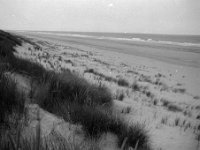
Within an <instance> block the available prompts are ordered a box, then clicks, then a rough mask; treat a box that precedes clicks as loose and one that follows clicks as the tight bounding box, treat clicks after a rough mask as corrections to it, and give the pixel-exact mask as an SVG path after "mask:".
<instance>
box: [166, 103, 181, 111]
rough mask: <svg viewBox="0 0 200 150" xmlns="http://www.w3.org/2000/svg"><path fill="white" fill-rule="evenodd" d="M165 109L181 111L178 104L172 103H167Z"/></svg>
mask: <svg viewBox="0 0 200 150" xmlns="http://www.w3.org/2000/svg"><path fill="white" fill-rule="evenodd" d="M167 109H168V110H170V111H173V112H181V111H182V108H180V107H179V106H177V105H174V104H169V105H168V106H167Z"/></svg>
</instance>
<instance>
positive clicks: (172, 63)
mask: <svg viewBox="0 0 200 150" xmlns="http://www.w3.org/2000/svg"><path fill="white" fill-rule="evenodd" d="M17 34H20V35H24V36H26V37H29V38H32V40H33V41H35V43H37V44H38V45H39V46H40V47H41V50H38V51H36V50H35V49H34V48H33V47H32V46H31V45H30V44H24V45H23V47H17V48H16V49H17V51H18V53H17V54H16V55H19V56H21V57H25V58H28V59H31V60H33V61H36V62H39V63H41V64H42V65H43V66H44V67H45V68H47V69H52V70H55V71H61V70H62V69H70V70H72V71H74V72H76V73H77V74H79V75H81V76H84V77H85V78H86V79H87V80H89V81H90V82H93V83H96V84H104V85H106V86H107V87H108V88H109V89H110V90H111V92H112V93H113V95H114V98H115V100H114V106H113V110H115V111H116V113H117V114H118V115H120V116H122V117H123V118H125V120H126V121H127V122H129V123H132V122H133V123H136V122H139V123H142V124H145V126H146V128H147V129H148V131H149V134H150V139H151V143H152V145H153V147H154V148H155V149H162V150H179V149H181V150H196V149H200V147H198V141H197V139H196V137H197V135H200V131H199V128H200V120H199V119H198V118H200V93H199V91H200V79H199V77H200V50H199V49H198V48H197V47H181V46H175V45H167V44H155V43H144V42H133V41H123V40H105V39H92V38H80V37H65V36H56V35H45V34H36V33H28V32H21V33H19V32H18V33H17ZM27 49H29V50H28V51H27ZM88 69H93V70H94V71H95V72H97V73H101V74H103V75H104V76H103V77H102V76H99V75H97V74H96V75H95V74H94V73H92V72H85V71H86V70H88ZM105 77H111V78H113V79H120V78H123V79H125V80H126V81H128V83H129V86H119V85H118V84H116V83H115V82H113V81H108V80H106V78H105ZM134 84H136V85H138V87H139V90H134V88H133V86H132V85H134ZM120 94H123V95H124V98H123V100H119V95H120Z"/></svg>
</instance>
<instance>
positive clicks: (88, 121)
mask: <svg viewBox="0 0 200 150" xmlns="http://www.w3.org/2000/svg"><path fill="white" fill-rule="evenodd" d="M22 41H25V42H29V43H30V44H32V45H34V46H35V48H36V49H39V47H38V45H36V44H35V43H32V42H30V41H29V40H28V39H25V38H22V37H17V36H13V35H11V34H9V33H6V32H3V31H0V117H1V118H0V120H1V122H0V133H1V136H0V149H19V145H18V144H16V143H21V142H22V143H21V146H20V149H39V147H38V148H33V145H39V144H35V142H30V141H28V142H27V141H25V142H23V141H24V140H23V139H20V138H19V137H20V136H15V137H16V138H14V139H13V138H12V137H11V136H10V134H9V133H10V132H11V131H13V130H14V135H20V132H21V130H17V131H16V129H17V127H19V125H18V124H17V125H16V124H15V126H11V125H12V122H13V121H15V122H20V120H21V118H22V116H23V113H24V107H25V106H24V104H25V97H24V96H23V93H20V91H19V90H18V89H17V87H16V83H15V82H14V81H13V80H12V79H11V78H9V76H8V75H7V73H6V72H17V73H19V74H22V75H24V74H26V75H28V76H29V77H30V78H31V80H32V81H33V82H34V84H33V87H32V90H31V91H32V92H31V95H32V96H31V98H33V102H34V103H38V104H39V105H40V107H42V108H43V109H45V110H47V111H49V112H51V113H54V114H56V115H59V116H61V117H63V118H64V119H65V120H66V121H70V122H72V123H75V124H81V125H82V126H83V129H84V131H85V133H86V135H87V136H89V137H91V138H98V137H99V136H100V135H101V134H102V133H106V132H112V133H114V134H116V135H117V136H118V139H119V141H118V144H119V146H121V145H124V146H123V149H126V148H128V147H129V146H131V147H135V146H137V148H138V149H150V148H149V137H148V134H147V133H146V130H145V129H144V127H143V126H141V125H138V124H137V125H131V126H129V125H127V124H126V123H125V122H124V121H123V120H121V119H120V118H118V117H114V116H113V115H112V111H111V109H110V106H111V105H112V95H111V94H110V92H109V90H108V89H107V88H106V87H104V86H102V85H94V84H91V83H89V82H87V81H86V80H85V79H83V78H81V77H79V76H77V75H75V74H73V73H71V72H70V71H64V72H62V73H55V72H52V71H47V70H46V69H45V68H43V67H42V66H41V65H39V64H37V63H34V62H30V61H28V60H25V59H22V58H18V57H15V56H14V54H13V52H15V50H14V48H13V47H14V46H16V45H21V44H22ZM90 72H91V71H90ZM92 72H94V71H92ZM116 82H117V83H118V84H119V85H121V86H128V82H127V81H125V80H123V79H121V80H119V81H116ZM13 114H14V118H13V117H12V116H13ZM16 114H17V115H16ZM8 116H11V118H13V119H10V117H8ZM16 116H17V117H16ZM11 133H12V134H13V132H11ZM3 139H7V141H6V142H5V141H4V140H3ZM15 141H18V142H15ZM36 141H39V139H36ZM25 143H27V144H25ZM123 143H125V144H123ZM40 149H49V148H43V147H41V148H40Z"/></svg>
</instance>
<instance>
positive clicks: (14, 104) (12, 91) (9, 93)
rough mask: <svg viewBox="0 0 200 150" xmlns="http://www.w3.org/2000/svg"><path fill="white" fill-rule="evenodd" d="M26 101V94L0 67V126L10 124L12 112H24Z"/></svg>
mask: <svg viewBox="0 0 200 150" xmlns="http://www.w3.org/2000/svg"><path fill="white" fill-rule="evenodd" d="M24 101H25V99H24V96H23V94H22V93H19V92H18V90H17V87H16V83H15V82H14V81H13V80H11V79H10V78H9V77H8V76H6V75H5V72H4V71H2V70H1V68H0V126H2V125H6V126H7V125H9V124H10V122H9V115H10V114H13V113H19V114H22V113H23V110H24Z"/></svg>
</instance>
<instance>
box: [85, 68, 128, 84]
mask: <svg viewBox="0 0 200 150" xmlns="http://www.w3.org/2000/svg"><path fill="white" fill-rule="evenodd" d="M84 72H85V73H92V74H94V75H96V76H99V77H101V78H103V79H104V80H105V81H110V82H114V83H116V84H118V85H119V86H125V87H128V86H129V83H128V81H126V80H125V79H122V78H120V79H115V78H113V77H110V76H106V75H104V74H102V73H99V72H97V71H95V70H94V69H87V70H85V71H84Z"/></svg>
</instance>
